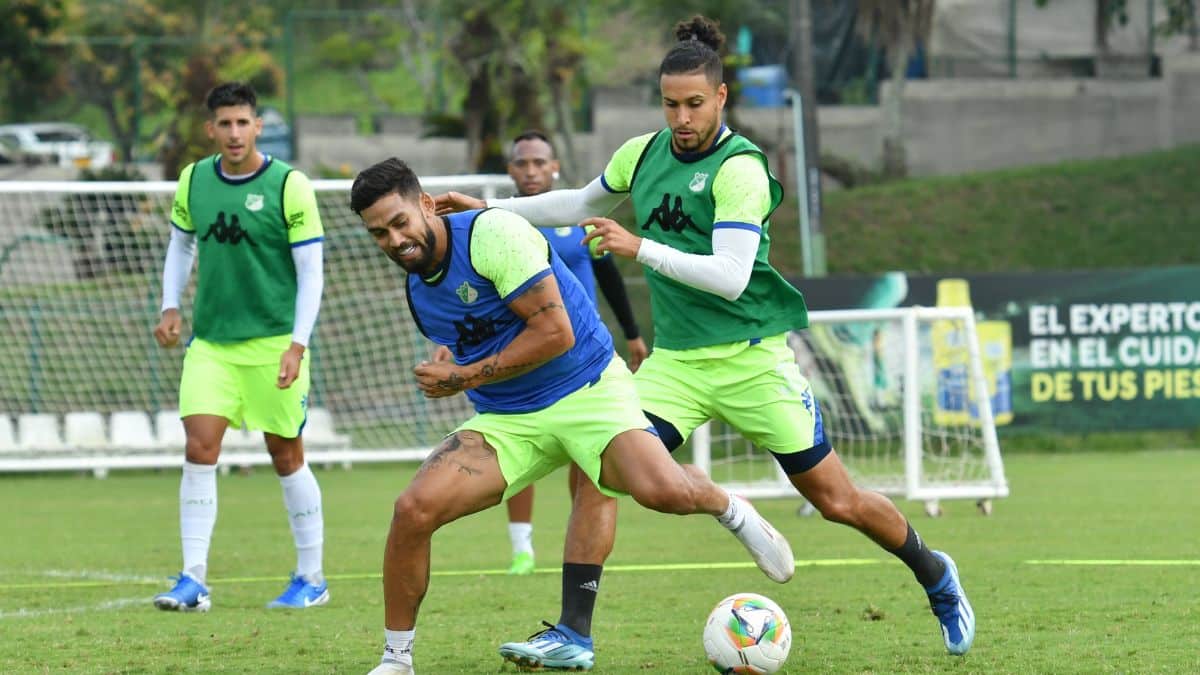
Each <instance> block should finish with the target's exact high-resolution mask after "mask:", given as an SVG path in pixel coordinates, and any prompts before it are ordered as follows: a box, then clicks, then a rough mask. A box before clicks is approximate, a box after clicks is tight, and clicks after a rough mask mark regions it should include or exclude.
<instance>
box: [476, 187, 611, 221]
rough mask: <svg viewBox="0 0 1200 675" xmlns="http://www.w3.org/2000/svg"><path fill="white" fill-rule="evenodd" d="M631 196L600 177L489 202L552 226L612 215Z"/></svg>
mask: <svg viewBox="0 0 1200 675" xmlns="http://www.w3.org/2000/svg"><path fill="white" fill-rule="evenodd" d="M628 197H629V195H628V194H625V193H621V192H615V193H614V192H609V191H608V190H607V189H606V188H605V187H604V183H603V182H602V181H601V180H600V178H596V179H594V180H592V182H590V183H588V184H587V185H585V186H583V187H581V188H570V189H562V190H550V191H549V192H543V193H542V194H540V195H531V196H529V197H507V198H503V199H489V200H487V205H488V206H494V207H496V208H501V209H504V210H506V211H512V212H513V213H515V214H517V215H519V216H523V217H524V218H525V220H528V221H529V222H531V223H533V224H534V225H540V226H550V225H563V224H565V223H578V222H579V221H581V220H583V219H584V218H590V217H592V216H604V215H608V213H609V212H610V211H612V210H613V209H614V208H616V207H617V205H619V204H620V203H621V202H623V201H625V199H626V198H628Z"/></svg>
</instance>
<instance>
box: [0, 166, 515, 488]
mask: <svg viewBox="0 0 1200 675" xmlns="http://www.w3.org/2000/svg"><path fill="white" fill-rule="evenodd" d="M312 182H313V187H314V189H315V191H316V196H317V203H318V208H319V209H320V213H321V218H322V224H323V226H324V229H325V241H324V257H325V292H324V295H323V298H322V303H321V312H320V316H319V317H318V321H317V327H316V331H315V333H314V336H313V340H312V342H311V344H310V345H309V349H308V352H307V355H308V357H309V358H311V363H312V368H311V371H312V385H311V388H310V392H309V407H310V415H309V426H306V428H305V431H304V437H305V444H306V447H307V450H308V452H307V454H308V456H309V458H310V459H311V460H312V461H314V462H330V463H333V462H342V463H345V462H350V461H353V462H369V461H399V460H419V459H421V458H423V457H424V456H425V454H426V453H427V452H428V449H429V448H430V447H431V446H432V445H433V444H435V443H436V442H437V440H438V439H440V438H441V436H442V435H443V434H445V433H447V432H448V431H450V430H453V429H454V427H455V426H457V424H459V423H461V422H462V421H463V420H464V419H466V418H467V417H469V416H470V414H471V412H472V411H471V408H470V404H469V402H468V401H466V400H465V397H462V396H456V397H450V398H448V399H438V400H430V399H426V398H425V397H424V396H423V395H421V393H420V391H419V390H418V389H417V387H416V386H415V384H414V381H413V376H412V367H413V366H414V365H415V364H416V363H417V362H419V361H421V360H424V359H427V358H429V355H430V347H429V345H428V342H427V340H425V338H424V337H423V336H422V335H420V333H419V332H418V331H417V329H416V327H415V326H414V324H413V322H412V321H411V320H410V318H409V315H408V307H407V303H406V301H405V293H404V278H405V277H404V272H403V270H401V269H400V268H398V267H397V266H396V265H395V264H393V263H392V262H391V261H389V260H388V259H387V258H386V257H385V256H383V255H382V254H381V253H380V252H379V251H378V249H377V248H376V245H375V243H374V242H373V241H372V240H371V238H370V237H369V236H368V235H367V234H366V232H365V230H364V228H363V226H362V223H361V221H360V219H359V218H358V216H356V215H355V214H354V213H353V212H351V211H350V207H349V194H350V186H351V181H349V180H313V181H312ZM421 183H422V187H423V188H424V189H425V190H426V191H428V192H431V193H434V194H436V193H439V192H444V191H447V190H456V191H460V192H464V193H468V194H474V195H477V196H481V197H496V196H508V195H510V194H512V190H513V188H512V180H511V179H510V178H509V177H508V176H507V175H462V176H425V177H422V180H421ZM175 186H176V183H175V182H174V181H145V182H98V181H97V182H87V181H80V182H76V181H62V182H20V181H7V182H5V181H0V364H2V366H3V367H2V368H0V472H5V471H60V470H88V471H94V472H96V473H97V474H102V473H104V472H106V471H107V470H109V469H120V468H145V467H155V466H177V465H179V464H180V463H181V462H182V457H183V446H182V442H181V441H180V439H179V438H178V432H179V431H180V430H181V428H182V427H181V425H179V424H178V415H177V414H176V415H175V416H174V422H172V421H171V420H172V417H171V413H172V412H173V411H174V412H177V410H178V385H179V376H180V371H181V368H182V361H183V351H184V350H183V349H182V348H174V349H160V348H159V347H158V346H157V344H156V343H155V341H154V338H153V334H152V333H153V329H154V326H155V324H156V322H157V320H158V317H159V307H160V302H161V294H162V269H163V259H164V256H165V253H166V245H167V241H168V239H169V232H170V225H169V222H170V211H171V201H172V198H173V196H174V192H175ZM198 225H199V224H198ZM201 227H203V225H201ZM195 280H196V274H195V273H194V272H193V274H192V275H191V280H190V284H189V287H188V288H187V289H186V290H185V292H184V294H183V298H182V314H183V317H184V322H185V323H184V335H185V336H186V335H189V334H190V329H191V319H192V301H193V297H194V294H195ZM317 412H320V413H321V414H320V415H316V414H315V413H317ZM318 418H319V419H318ZM131 420H132V422H131ZM147 420H148V421H147ZM160 421H161V424H160V423H159V422H160ZM319 421H320V422H322V423H323V426H321V427H319V428H318V427H317V426H316V425H317V423H318V422H319ZM224 443H225V448H224V450H223V452H222V462H223V463H226V464H228V463H233V464H265V463H267V462H269V461H270V457H269V456H268V455H267V453H266V452H265V451H264V450H262V448H263V443H262V438H261V435H259V434H253V435H249V434H247V433H245V432H243V430H238V429H231V430H230V431H229V432H227V434H226V437H225V441H224Z"/></svg>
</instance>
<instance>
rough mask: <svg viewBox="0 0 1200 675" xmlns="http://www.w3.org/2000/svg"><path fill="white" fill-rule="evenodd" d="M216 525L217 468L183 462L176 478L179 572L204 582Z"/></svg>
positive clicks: (211, 465)
mask: <svg viewBox="0 0 1200 675" xmlns="http://www.w3.org/2000/svg"><path fill="white" fill-rule="evenodd" d="M216 524H217V467H216V465H214V464H192V463H191V462H188V461H186V460H185V461H184V462H183V475H182V476H181V477H180V479H179V538H180V540H181V541H182V542H183V571H185V572H187V573H188V574H189V575H191V576H192V577H193V578H194V579H195V580H196V581H199V582H200V583H204V577H205V575H206V574H207V573H208V546H209V543H210V542H211V541H212V532H213V526H214V525H216Z"/></svg>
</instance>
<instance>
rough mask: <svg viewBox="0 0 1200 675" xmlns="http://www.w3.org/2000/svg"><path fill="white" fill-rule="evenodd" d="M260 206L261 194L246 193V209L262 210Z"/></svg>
mask: <svg viewBox="0 0 1200 675" xmlns="http://www.w3.org/2000/svg"><path fill="white" fill-rule="evenodd" d="M262 207H263V196H262V195H256V194H248V195H246V210H248V211H262Z"/></svg>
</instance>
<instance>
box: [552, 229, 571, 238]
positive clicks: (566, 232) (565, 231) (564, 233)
mask: <svg viewBox="0 0 1200 675" xmlns="http://www.w3.org/2000/svg"><path fill="white" fill-rule="evenodd" d="M554 234H557V235H558V236H560V237H569V236H571V228H570V227H556V228H554Z"/></svg>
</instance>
